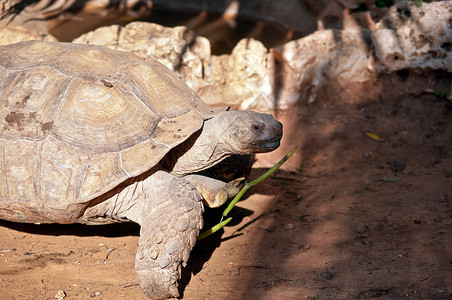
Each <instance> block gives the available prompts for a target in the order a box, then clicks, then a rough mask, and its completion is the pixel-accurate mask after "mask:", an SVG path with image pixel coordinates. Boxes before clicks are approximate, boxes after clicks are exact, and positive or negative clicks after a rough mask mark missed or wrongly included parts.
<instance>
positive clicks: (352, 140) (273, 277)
mask: <svg viewBox="0 0 452 300" xmlns="http://www.w3.org/2000/svg"><path fill="white" fill-rule="evenodd" d="M277 117H278V118H279V119H280V120H282V121H283V122H284V124H285V136H284V140H283V146H282V147H281V149H280V150H278V151H277V152H276V153H274V154H271V155H266V156H262V155H261V156H258V157H257V162H256V164H255V165H254V169H253V171H252V174H251V177H252V178H256V177H257V176H259V175H260V174H262V173H263V172H264V171H265V170H266V169H267V168H268V167H269V166H271V164H272V163H274V162H276V161H277V160H278V159H279V158H280V157H282V156H283V155H284V154H285V153H286V152H287V151H288V150H289V149H291V148H292V147H293V146H295V145H299V150H298V152H297V153H296V154H295V155H294V156H293V157H292V159H291V160H290V161H289V162H287V164H286V165H285V166H284V167H283V169H282V170H280V171H278V172H277V173H275V174H274V175H273V176H272V177H271V178H269V179H268V180H266V181H264V182H263V183H261V184H260V185H258V186H256V187H254V188H253V189H251V190H250V191H249V192H248V193H247V194H246V196H245V199H244V200H243V201H241V202H239V204H238V205H237V206H236V207H235V208H234V210H233V211H232V212H231V215H232V217H233V221H232V222H231V225H230V226H227V227H226V228H225V229H224V231H222V232H220V233H219V234H216V235H215V236H212V237H209V238H207V239H205V240H202V241H200V242H199V243H198V244H197V246H196V247H195V249H194V251H193V252H192V254H191V257H190V262H189V264H188V266H187V268H185V269H184V271H183V275H182V279H181V282H180V287H181V293H182V296H183V299H369V298H381V299H401V298H407V299H412V298H421V299H441V298H449V297H452V271H451V270H452V218H451V217H452V209H451V206H450V204H451V203H450V202H451V201H452V180H451V176H452V159H451V157H450V155H451V153H452V142H451V141H452V127H451V126H452V123H451V118H452V104H451V103H450V102H448V101H447V100H445V99H443V98H439V97H436V96H435V95H433V94H425V95H422V96H419V97H415V98H413V97H386V98H380V99H375V101H371V102H368V103H358V104H356V103H354V104H353V103H346V102H345V101H342V102H333V101H325V102H322V103H320V102H317V103H313V104H309V105H308V104H304V105H302V106H300V108H299V109H298V110H294V111H292V112H290V113H280V114H278V116H277ZM366 132H371V133H374V134H377V135H378V136H379V137H380V138H381V139H380V140H379V141H375V140H374V139H372V138H370V137H369V136H367V135H366V134H365V133H366ZM221 212H222V209H217V210H210V211H208V212H207V213H206V215H205V218H206V223H208V224H211V223H212V222H216V221H217V220H218V219H219V214H220V213H221ZM0 225H1V226H0V236H1V237H2V238H1V240H0V298H1V299H55V296H56V295H57V296H58V295H59V296H62V297H65V299H91V298H94V299H146V298H145V297H144V296H143V294H142V293H141V291H140V289H139V287H138V286H137V279H136V275H135V271H134V258H135V251H136V245H137V241H138V232H139V228H138V226H136V225H134V224H117V225H108V226H96V227H89V226H82V225H41V226H36V225H26V224H14V223H9V222H3V221H2V222H1V223H0ZM59 290H61V291H64V293H63V292H59V293H58V291H59Z"/></svg>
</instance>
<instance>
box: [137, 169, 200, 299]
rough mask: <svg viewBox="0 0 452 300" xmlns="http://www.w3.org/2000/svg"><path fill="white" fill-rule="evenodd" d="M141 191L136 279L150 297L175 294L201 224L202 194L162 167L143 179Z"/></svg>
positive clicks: (165, 296) (163, 297) (177, 293)
mask: <svg viewBox="0 0 452 300" xmlns="http://www.w3.org/2000/svg"><path fill="white" fill-rule="evenodd" d="M148 181H149V182H148ZM143 191H144V194H145V195H146V201H145V202H144V203H141V206H142V208H141V212H142V214H141V220H139V224H140V225H141V230H140V240H139V242H138V250H137V255H136V260H135V270H136V272H137V275H138V281H139V283H140V287H141V289H142V290H143V292H144V293H145V294H146V296H148V297H150V298H153V299H165V298H168V297H171V296H173V297H177V296H178V295H179V292H178V289H177V280H178V279H179V278H180V269H181V266H180V265H181V263H182V264H184V265H185V264H186V262H187V261H188V258H189V255H190V252H191V250H192V248H193V246H194V245H195V243H196V239H197V237H198V234H199V231H200V229H201V228H202V225H203V219H202V212H203V209H204V208H203V205H202V202H201V196H200V195H199V193H198V192H197V190H196V189H195V188H194V187H193V186H192V185H191V184H189V183H188V182H187V181H186V180H184V179H183V178H178V177H176V176H174V175H171V174H168V173H165V172H162V171H159V172H157V173H155V174H154V175H152V176H151V177H149V178H147V179H146V180H145V181H144V182H143Z"/></svg>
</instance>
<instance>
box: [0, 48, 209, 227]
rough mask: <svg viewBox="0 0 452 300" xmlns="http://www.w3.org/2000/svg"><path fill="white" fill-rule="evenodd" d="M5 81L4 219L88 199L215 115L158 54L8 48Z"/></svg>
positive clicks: (1, 141)
mask: <svg viewBox="0 0 452 300" xmlns="http://www.w3.org/2000/svg"><path fill="white" fill-rule="evenodd" d="M0 78H1V81H0V101H1V104H0V122H1V126H2V131H1V132H0V155H1V156H0V197H1V198H0V199H1V200H0V201H2V207H3V213H2V210H0V217H2V218H6V217H5V216H3V215H4V214H5V212H7V211H17V209H18V208H19V209H21V210H22V211H23V213H24V214H26V213H27V209H30V210H37V209H39V207H44V203H45V206H46V207H50V208H53V210H54V211H58V210H65V209H67V208H68V205H70V204H82V203H87V202H89V201H90V200H92V199H93V198H96V197H98V196H100V195H102V194H104V193H106V192H107V191H109V190H111V189H113V188H114V187H116V186H118V185H119V184H120V183H121V182H123V181H125V180H127V179H128V178H131V177H135V176H138V175H140V174H142V173H143V172H145V171H147V170H150V169H151V168H152V167H154V166H156V165H157V163H158V162H159V161H160V160H161V159H162V158H163V157H164V156H165V155H166V153H167V152H168V151H170V150H171V149H172V148H174V147H175V146H177V145H179V144H180V143H183V142H184V141H185V140H186V139H187V138H188V137H190V136H191V135H192V134H193V133H194V132H196V131H198V130H200V128H201V127H202V126H203V122H204V120H206V119H207V118H209V117H211V115H212V114H213V111H212V110H211V108H210V107H209V106H208V105H207V104H205V103H204V102H203V101H202V100H201V99H200V98H199V97H198V96H197V95H196V94H195V93H194V92H193V91H192V90H190V89H189V88H188V87H187V86H186V85H185V84H184V83H183V81H182V80H181V79H180V78H179V77H177V76H176V75H175V74H174V73H173V72H171V71H170V70H168V69H167V68H166V67H165V66H163V65H162V64H160V63H158V62H157V61H156V60H149V59H146V60H144V59H142V58H139V57H137V56H135V55H133V54H131V53H126V52H121V51H117V50H111V49H108V48H104V47H99V46H92V45H81V44H71V43H54V42H43V41H28V42H21V43H17V44H11V45H6V46H2V47H0ZM8 207H9V210H8ZM23 207H25V208H23ZM46 209H47V208H46ZM2 214H3V215H2ZM40 214H41V215H42V211H41V212H40ZM55 214H57V212H53V213H51V212H49V214H48V216H47V218H48V219H49V220H51V219H53V218H55V219H57V218H58V217H57V216H55ZM52 215H53V216H52ZM6 219H8V218H6ZM25 221H26V220H25Z"/></svg>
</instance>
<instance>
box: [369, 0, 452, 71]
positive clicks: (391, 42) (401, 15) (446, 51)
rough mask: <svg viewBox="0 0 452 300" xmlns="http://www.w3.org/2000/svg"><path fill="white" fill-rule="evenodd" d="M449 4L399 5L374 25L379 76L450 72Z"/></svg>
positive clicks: (451, 35)
mask: <svg viewBox="0 0 452 300" xmlns="http://www.w3.org/2000/svg"><path fill="white" fill-rule="evenodd" d="M451 22H452V2H451V1H438V2H432V3H421V4H420V5H419V6H417V5H416V4H415V3H414V2H412V1H409V2H400V3H397V5H395V6H392V7H391V8H390V10H389V12H388V14H387V15H386V16H385V17H384V18H383V19H382V20H381V21H380V22H378V23H377V24H376V30H375V31H373V32H372V35H371V37H372V42H373V45H374V47H375V54H376V57H377V61H376V67H377V69H378V70H379V71H381V72H393V71H397V70H402V69H417V70H426V69H435V70H438V69H441V70H445V71H448V72H451V71H452V51H451V43H452V27H451V26H450V24H451Z"/></svg>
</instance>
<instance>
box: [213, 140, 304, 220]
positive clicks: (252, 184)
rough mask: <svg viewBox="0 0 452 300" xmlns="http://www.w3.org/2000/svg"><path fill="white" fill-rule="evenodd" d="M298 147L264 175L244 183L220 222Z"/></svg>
mask: <svg viewBox="0 0 452 300" xmlns="http://www.w3.org/2000/svg"><path fill="white" fill-rule="evenodd" d="M297 148H298V146H295V147H294V148H293V149H292V150H290V152H289V153H287V154H286V155H285V156H284V157H283V158H282V159H281V160H280V161H279V162H278V163H277V164H276V165H274V166H273V167H272V168H271V169H269V170H268V171H267V172H265V173H264V175H262V176H260V177H259V178H257V179H255V180H253V181H251V182H249V183H246V184H245V185H244V186H243V188H242V189H241V190H240V192H239V193H238V194H237V195H236V196H235V197H234V199H233V200H232V201H231V203H229V205H228V207H227V208H226V209H225V210H224V212H223V215H222V217H221V220H220V222H221V221H222V220H223V218H224V217H226V216H227V215H228V214H229V212H230V211H231V209H232V208H233V207H234V206H235V204H236V203H237V202H238V201H239V200H240V199H241V198H242V196H243V194H245V193H246V191H247V190H248V189H249V188H250V187H252V186H255V185H256V184H258V183H260V182H262V181H263V180H265V179H266V178H267V177H268V176H270V175H271V174H273V173H274V172H275V171H276V170H278V169H279V168H280V167H281V166H282V165H283V164H284V163H285V162H286V161H287V160H288V159H289V158H290V157H291V156H292V155H293V154H294V153H295V151H297Z"/></svg>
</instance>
